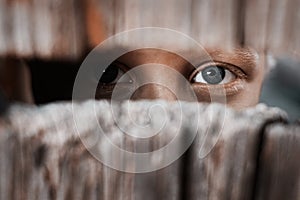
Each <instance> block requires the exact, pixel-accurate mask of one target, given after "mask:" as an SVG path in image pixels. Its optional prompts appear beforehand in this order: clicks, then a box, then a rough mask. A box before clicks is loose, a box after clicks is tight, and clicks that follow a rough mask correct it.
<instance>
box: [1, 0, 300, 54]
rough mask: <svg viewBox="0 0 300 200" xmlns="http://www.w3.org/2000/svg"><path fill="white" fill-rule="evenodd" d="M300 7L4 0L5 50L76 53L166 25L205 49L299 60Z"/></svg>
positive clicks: (196, 0) (202, 0) (171, 0)
mask: <svg viewBox="0 0 300 200" xmlns="http://www.w3.org/2000/svg"><path fill="white" fill-rule="evenodd" d="M299 6H300V1H299V0H287V1H279V0H274V1H269V0H265V1H257V0H254V1H251V0H242V1H238V0H230V1H222V0H211V1H206V0H186V1H180V0H165V1H158V0H154V1H147V0H140V1H136V0H128V1H121V0H87V1H76V0H64V1H61V0H58V1H54V0H45V1H39V0H26V1H24V0H10V1H7V0H0V55H1V56H6V55H14V56H20V57H39V58H44V59H68V58H69V59H70V58H71V59H72V58H73V59H74V58H78V57H80V56H82V55H83V53H86V52H85V51H86V47H87V46H88V47H89V48H93V47H95V46H96V45H98V44H99V42H101V41H103V40H104V39H106V38H108V37H110V36H112V35H115V34H117V33H120V32H122V31H127V30H130V29H133V28H142V27H162V28H169V29H173V30H176V31H179V32H182V33H184V34H187V35H188V36H190V37H192V38H193V39H195V40H196V41H197V42H199V43H201V44H202V45H204V46H205V47H217V48H228V47H233V46H239V45H241V44H242V45H246V46H250V47H252V48H254V49H257V50H259V51H265V50H268V51H271V52H274V53H275V54H276V55H282V54H288V55H291V56H294V57H296V58H299V52H300V41H299V37H298V35H299V33H300V29H299V27H300V25H299V22H300V17H299V14H298V13H299V12H298V9H299ZM145 37H150V36H145ZM125 40H126V41H122V42H121V43H122V44H124V43H126V44H134V43H136V42H137V41H136V38H127V39H125Z"/></svg>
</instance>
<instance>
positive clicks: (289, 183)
mask: <svg viewBox="0 0 300 200" xmlns="http://www.w3.org/2000/svg"><path fill="white" fill-rule="evenodd" d="M299 158H300V126H299V125H298V126H296V125H291V126H287V125H272V126H269V127H268V128H267V130H266V132H265V137H264V140H263V146H262V151H261V156H260V160H259V161H260V163H259V166H260V170H259V174H258V184H257V188H256V190H257V194H256V199H258V200H269V199H270V200H271V199H272V200H277V199H278V200H279V199H295V200H296V199H300V161H299Z"/></svg>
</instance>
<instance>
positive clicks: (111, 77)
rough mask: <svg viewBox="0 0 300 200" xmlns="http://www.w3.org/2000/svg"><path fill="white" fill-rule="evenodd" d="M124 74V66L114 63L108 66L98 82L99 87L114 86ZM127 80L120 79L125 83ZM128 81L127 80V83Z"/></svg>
mask: <svg viewBox="0 0 300 200" xmlns="http://www.w3.org/2000/svg"><path fill="white" fill-rule="evenodd" d="M124 74H125V70H124V66H122V65H121V64H120V63H117V62H114V63H112V64H110V65H109V66H108V67H107V68H106V69H105V70H104V71H103V74H102V76H101V78H100V80H99V84H100V85H114V84H116V83H117V82H118V81H119V79H120V78H121V77H122V76H123V75H124ZM126 80H127V79H124V78H123V79H122V81H124V82H125V81H126ZM129 81H130V80H129V79H128V82H129Z"/></svg>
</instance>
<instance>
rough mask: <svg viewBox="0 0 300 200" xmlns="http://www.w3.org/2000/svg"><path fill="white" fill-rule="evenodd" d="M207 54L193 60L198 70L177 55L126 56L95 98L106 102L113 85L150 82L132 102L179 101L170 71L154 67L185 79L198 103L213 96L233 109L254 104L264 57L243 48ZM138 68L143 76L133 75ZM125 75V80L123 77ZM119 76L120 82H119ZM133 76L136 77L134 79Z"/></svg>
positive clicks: (150, 52) (153, 52)
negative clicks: (223, 100)
mask: <svg viewBox="0 0 300 200" xmlns="http://www.w3.org/2000/svg"><path fill="white" fill-rule="evenodd" d="M207 52H208V54H209V56H210V59H209V60H207V59H205V58H201V56H199V55H195V56H194V58H195V59H196V63H199V65H198V66H193V65H192V64H190V63H189V62H187V61H186V60H185V59H183V58H182V57H180V56H179V55H176V54H174V53H171V52H168V51H164V50H159V49H140V50H135V51H132V52H129V53H127V54H125V55H123V56H121V57H120V58H118V59H117V60H116V61H115V62H113V63H112V64H111V65H110V66H109V67H108V68H107V69H106V71H105V72H104V74H103V75H102V77H101V79H100V81H99V84H98V88H97V92H96V97H97V98H99V99H103V98H106V99H107V98H108V99H109V98H111V96H112V92H113V90H114V88H115V86H116V84H119V85H123V86H121V87H124V88H126V87H130V85H131V84H132V83H134V82H138V81H139V80H143V79H149V80H151V81H152V82H151V83H148V84H145V85H142V86H141V87H138V88H136V89H135V91H134V92H133V94H132V95H131V97H130V98H131V99H166V100H178V98H177V96H178V95H177V94H176V93H177V92H178V91H181V90H182V87H183V86H182V85H181V84H179V81H177V80H178V79H176V77H175V78H174V76H173V75H171V74H170V73H169V72H170V70H165V68H164V67H163V68H161V67H157V64H159V65H163V66H166V67H167V68H170V69H172V70H176V72H178V74H179V75H181V76H182V77H184V78H185V80H186V81H188V82H189V83H190V85H191V88H192V90H193V91H194V94H195V95H196V99H197V100H198V101H199V102H211V101H212V97H213V96H219V97H220V96H222V97H223V98H226V103H227V104H228V105H229V106H231V107H233V108H236V109H241V108H245V107H249V106H253V105H255V104H257V103H258V101H259V96H260V90H261V86H262V82H263V77H264V71H265V66H264V65H265V64H266V62H265V57H264V55H258V54H257V53H255V52H253V51H252V50H249V49H246V48H239V49H235V50H232V51H230V52H229V51H222V50H207ZM139 66H144V68H143V71H144V72H143V73H138V75H134V69H135V68H137V67H139ZM126 72H128V73H126ZM124 73H126V75H125V76H126V77H124V76H123V75H124ZM131 75H132V76H131ZM122 76H123V78H122V81H119V82H118V80H120V78H121V77H122ZM134 76H139V77H138V78H133V77H134ZM117 82H118V83H117ZM161 82H164V83H166V85H172V86H173V87H172V88H174V87H175V88H176V89H175V90H176V92H174V89H173V90H170V89H169V88H168V87H164V86H163V85H161V84H159V83H161ZM156 83H157V84H156ZM220 91H221V92H220Z"/></svg>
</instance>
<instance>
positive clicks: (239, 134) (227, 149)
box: [185, 109, 281, 200]
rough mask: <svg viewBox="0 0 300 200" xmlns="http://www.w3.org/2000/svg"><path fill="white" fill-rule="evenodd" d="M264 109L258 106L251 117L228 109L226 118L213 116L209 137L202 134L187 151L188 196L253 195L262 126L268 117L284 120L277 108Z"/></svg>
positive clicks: (218, 199)
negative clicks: (277, 112) (273, 109)
mask: <svg viewBox="0 0 300 200" xmlns="http://www.w3.org/2000/svg"><path fill="white" fill-rule="evenodd" d="M262 113H264V109H262V110H260V109H256V114H255V115H253V116H251V115H250V116H251V117H250V118H245V116H246V115H245V113H243V114H241V113H235V114H234V115H232V113H226V114H225V116H224V121H223V122H222V121H217V120H216V119H218V118H220V117H216V116H214V118H212V119H211V121H210V123H211V126H212V127H214V128H213V129H211V130H209V129H208V130H206V131H207V132H206V135H207V136H206V137H205V134H203V135H201V134H199V135H198V136H197V138H196V140H195V142H194V144H193V146H192V148H191V149H190V152H189V154H188V156H189V162H188V164H187V165H188V166H189V168H188V169H187V170H186V173H187V177H188V178H187V179H186V181H187V183H188V187H187V189H186V193H185V196H187V197H190V198H189V199H211V200H223V199H224V200H225V199H233V200H235V199H236V200H239V199H245V200H248V199H249V200H250V199H252V198H253V195H252V194H253V191H254V185H255V178H254V177H255V173H256V159H257V155H258V147H259V143H260V140H261V134H262V132H261V130H263V127H264V126H265V125H266V121H273V122H276V121H277V120H281V119H280V117H279V116H277V117H278V118H277V117H276V115H275V113H276V112H273V113H272V112H271V113H269V114H270V115H269V114H267V115H264V114H262ZM265 114H266V112H265ZM221 115H222V114H221V113H220V114H219V115H218V116H221ZM230 115H231V116H230ZM221 118H222V117H221ZM267 118H268V119H267ZM208 123H209V122H208ZM207 144H211V145H207ZM212 144H215V146H214V148H211V147H212Z"/></svg>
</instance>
